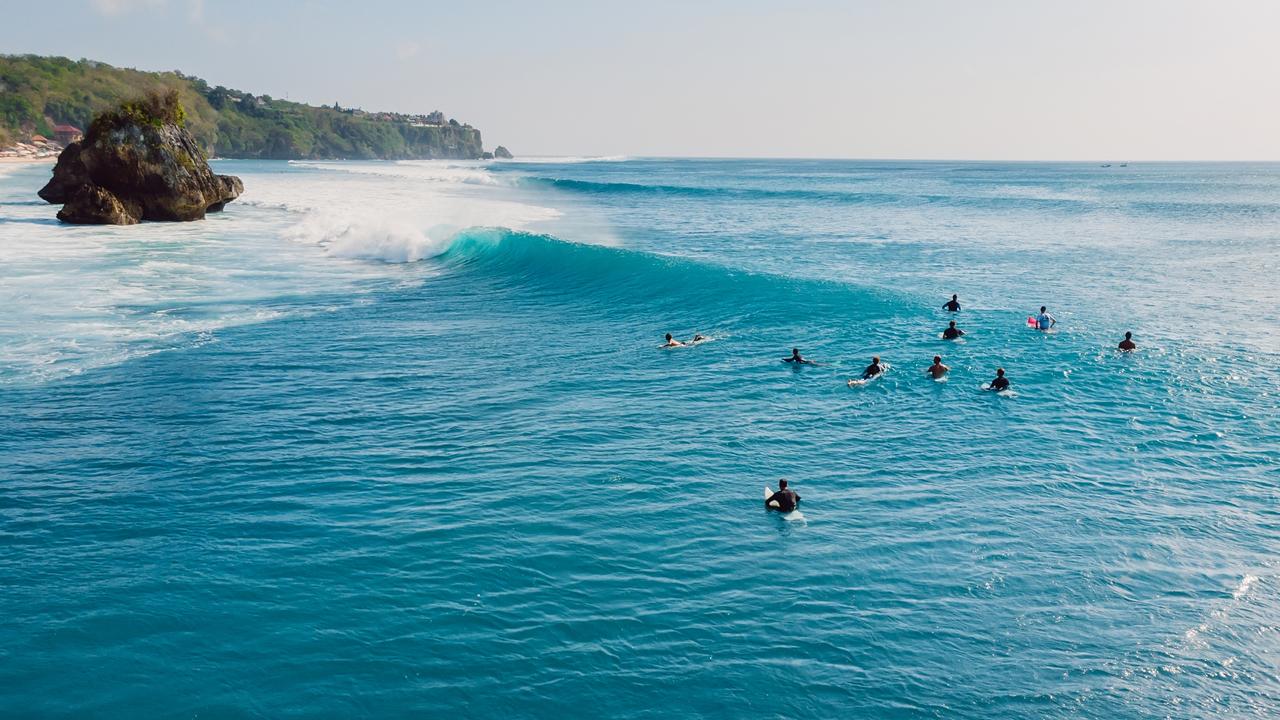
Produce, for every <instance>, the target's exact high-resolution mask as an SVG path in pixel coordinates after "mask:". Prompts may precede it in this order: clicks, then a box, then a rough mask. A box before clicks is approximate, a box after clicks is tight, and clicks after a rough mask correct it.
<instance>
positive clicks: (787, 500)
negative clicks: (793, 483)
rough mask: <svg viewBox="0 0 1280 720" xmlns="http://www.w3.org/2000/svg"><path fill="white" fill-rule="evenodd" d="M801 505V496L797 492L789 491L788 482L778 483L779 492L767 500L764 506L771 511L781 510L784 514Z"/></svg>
mask: <svg viewBox="0 0 1280 720" xmlns="http://www.w3.org/2000/svg"><path fill="white" fill-rule="evenodd" d="M799 505H800V496H799V495H797V494H796V491H795V490H788V489H787V481H786V480H779V481H778V492H776V493H774V494H772V495H770V496H769V497H767V498H765V501H764V506H765V507H766V508H769V509H771V510H781V511H782V512H791V511H792V510H795V509H796V508H797V507H799Z"/></svg>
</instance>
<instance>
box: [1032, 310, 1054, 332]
mask: <svg viewBox="0 0 1280 720" xmlns="http://www.w3.org/2000/svg"><path fill="white" fill-rule="evenodd" d="M1035 319H1036V327H1037V328H1039V329H1041V330H1048V329H1049V328H1051V327H1053V326H1054V325H1057V324H1058V320H1057V318H1055V317H1054V316H1052V315H1050V314H1049V308H1046V307H1045V306H1044V305H1041V306H1040V314H1039V315H1037V316H1036V318H1035Z"/></svg>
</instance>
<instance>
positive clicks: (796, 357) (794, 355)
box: [782, 348, 817, 365]
mask: <svg viewBox="0 0 1280 720" xmlns="http://www.w3.org/2000/svg"><path fill="white" fill-rule="evenodd" d="M782 362H789V363H795V364H797V365H816V364H817V363H815V362H814V361H812V360H806V359H805V358H802V357H800V348H791V357H789V358H782Z"/></svg>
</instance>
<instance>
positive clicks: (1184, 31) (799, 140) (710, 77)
mask: <svg viewBox="0 0 1280 720" xmlns="http://www.w3.org/2000/svg"><path fill="white" fill-rule="evenodd" d="M6 5H8V6H9V7H7V8H6V9H5V10H4V11H3V13H0V17H3V18H4V20H5V22H4V23H3V24H2V25H0V52H8V53H26V52H31V53H40V54H58V55H67V56H70V57H73V58H80V57H86V58H92V59H96V60H102V61H105V62H108V63H111V64H113V65H122V66H131V67H137V68H140V69H148V70H165V69H180V70H182V71H184V72H187V73H190V74H194V75H198V76H200V77H203V78H205V79H206V80H208V81H209V82H210V83H212V84H215V85H226V86H228V87H233V88H238V89H242V90H249V91H253V92H256V93H259V94H261V93H266V94H270V95H273V96H278V97H288V98H290V99H292V100H301V101H307V102H313V103H326V104H329V103H333V102H334V101H337V102H340V103H341V104H342V105H344V106H358V107H364V108H366V109H385V110H400V111H407V112H416V111H421V112H426V111H430V110H434V109H437V108H439V109H441V110H443V111H444V112H445V113H446V114H448V115H450V116H453V117H457V118H458V119H459V120H463V121H466V122H470V123H471V124H473V125H475V126H476V127H478V128H480V129H481V130H482V131H483V133H484V138H485V143H486V146H488V147H492V146H493V145H495V144H498V143H502V144H505V145H507V146H508V147H510V148H511V149H512V150H513V151H515V152H516V153H522V154H627V155H711V156H734V157H741V156H783V157H807V156H817V157H854V158H972V159H1093V160H1140V159H1223V160H1245V159H1255V160H1280V2H1275V1H1272V0H1257V1H1243V0H1238V1H1221V0H1218V1H1210V0H1201V1H1196V2H1193V1H1190V0H1185V1H1184V0H1159V1H1157V0H1150V1H1140V0H1131V1H1124V0H1110V1H1107V2H1101V1H1099V2H1093V1H1080V0H1072V1H1070V2H1053V3H1050V2H1035V1H1034V0H1017V1H1015V0H1008V1H1002V2H994V1H993V2H981V1H978V0H971V1H969V2H960V1H958V0H957V1H954V2H945V1H942V0H938V1H926V0H919V1H912V0H896V1H888V0H886V1H884V2H880V1H866V2H852V1H849V2H834V1H822V0H812V1H805V0H797V1H793V2H756V1H755V0H737V1H733V2H730V1H727V0H726V1H720V0H707V1H705V2H693V1H687V2H675V1H672V2H668V1H666V0H644V1H643V2H639V1H638V2H605V1H600V2H569V1H565V2H533V1H530V2H481V1H472V0H453V1H451V2H413V1H409V0H405V1H402V2H395V1H392V0H363V1H362V2H338V1H335V0H322V1H318V2H286V1H283V0H279V1H277V0H226V1H222V0H203V1H201V0H84V1H83V2H77V0H67V2H64V3H58V4H49V3H35V2H30V3H17V2H6ZM77 6H78V7H77ZM55 7H56V8H57V10H56V11H55V10H53V9H52V8H55Z"/></svg>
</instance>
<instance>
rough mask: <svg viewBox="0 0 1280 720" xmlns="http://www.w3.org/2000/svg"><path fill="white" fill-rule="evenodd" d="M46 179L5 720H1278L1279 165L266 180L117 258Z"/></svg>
mask: <svg viewBox="0 0 1280 720" xmlns="http://www.w3.org/2000/svg"><path fill="white" fill-rule="evenodd" d="M48 171H49V170H48V167H47V166H45V167H13V166H9V167H3V168H0V408H2V409H3V412H2V413H0V714H3V715H4V716H5V717H175V718H176V717H201V718H220V717H271V718H275V717H483V718H491V717H508V718H524V717H529V718H544V717H555V718H566V717H610V718H666V717H706V718H741V717H833V718H855V717H861V718H917V717H919V718H993V717H1001V718H1099V719H1103V718H1106V719H1115V718H1152V717H1161V718H1163V717H1169V718H1188V719H1190V718H1207V717H1215V718H1254V717H1274V716H1276V715H1277V714H1280V679H1277V678H1278V676H1280V659H1278V658H1280V636H1278V635H1277V632H1278V631H1280V597H1278V593H1280V567H1278V566H1277V561H1276V555H1277V550H1280V512H1278V511H1277V503H1278V502H1280V492H1278V490H1277V484H1278V483H1280V427H1278V425H1280V423H1278V421H1280V411H1278V410H1277V398H1278V397H1280V369H1278V367H1277V365H1278V361H1280V310H1278V308H1280V280H1278V279H1277V275H1278V273H1280V165H1267V164H1259V165H1246V164H1230V165H1213V164H1133V165H1130V166H1129V167H1124V168H1121V167H1118V166H1116V167H1110V168H1103V167H1099V166H1098V165H1096V164H1092V165H1091V164H980V163H941V162H936V163H934V162H853V161H732V160H717V161H710V160H708V161H702V160H647V159H626V158H614V159H607V158H606V159H595V160H589V159H574V158H562V159H550V160H545V161H539V162H511V163H491V164H483V163H444V162H440V163H427V162H424V163H398V164H397V163H309V164H308V163H293V164H289V163H268V162H230V161H227V162H222V163H220V164H219V171H220V172H231V173H235V174H239V175H241V176H242V177H243V178H244V181H245V184H246V186H247V188H248V192H247V193H246V195H245V197H244V198H243V201H241V202H237V203H235V204H233V205H231V206H229V208H228V211H227V212H225V213H223V214H221V215H217V216H211V218H210V219H209V220H208V221H207V222H204V223H194V224H185V225H166V224H148V225H142V226H138V227H134V228H110V229H104V228H79V227H63V226H60V225H59V224H57V223H56V221H53V219H52V218H53V215H54V212H55V210H56V208H53V207H50V206H46V205H44V204H42V203H40V202H39V201H38V200H37V199H36V198H35V196H34V192H35V190H36V189H37V188H38V187H39V186H40V185H41V184H42V183H43V181H44V179H45V178H46V177H47V174H48ZM953 292H954V293H958V294H959V296H960V301H961V302H962V303H963V306H964V309H963V311H962V312H960V313H959V314H958V315H956V316H950V315H949V314H948V313H946V312H944V311H943V310H942V307H941V306H942V303H943V302H944V301H945V300H946V299H947V298H948V297H949V296H950V295H951V294H952V293H953ZM1040 305H1047V306H1048V307H1049V311H1050V312H1051V313H1052V314H1054V315H1055V316H1056V318H1057V319H1058V325H1057V327H1056V328H1055V332H1052V333H1047V334H1046V333H1039V332H1035V331H1032V330H1029V329H1027V328H1026V327H1025V320H1026V317H1027V315H1028V314H1031V313H1033V312H1034V311H1035V310H1036V309H1037V308H1038V307H1039V306H1040ZM950 319H956V320H958V324H959V326H960V327H961V328H963V329H964V330H966V331H967V333H968V334H967V335H966V336H965V338H964V340H963V342H953V343H945V342H943V341H941V340H940V339H939V338H938V334H939V333H940V331H941V330H942V329H943V328H944V327H945V326H946V322H947V321H948V320H950ZM1126 330H1130V331H1132V332H1133V333H1134V338H1135V340H1136V342H1137V343H1138V345H1139V351H1138V352H1136V353H1132V354H1127V355H1126V354H1120V353H1117V352H1116V351H1115V350H1114V348H1115V345H1116V343H1117V342H1118V341H1119V340H1120V338H1121V336H1122V335H1123V333H1124V331H1126ZM665 332H672V333H674V334H675V335H676V336H677V337H681V338H688V337H690V336H691V335H693V334H694V333H695V332H697V333H702V334H704V335H708V336H711V337H712V338H713V340H712V341H711V342H708V343H705V344H702V345H699V346H697V347H690V348H682V349H676V350H666V351H664V350H659V349H658V347H657V346H658V345H659V344H660V343H661V342H662V335H663V333H665ZM792 347H799V348H800V349H801V350H802V351H803V352H804V353H805V355H807V356H809V357H812V358H813V359H815V360H818V361H820V362H822V363H823V365H821V366H813V367H804V368H794V367H791V366H788V365H785V364H783V363H781V362H779V359H780V358H781V357H783V356H784V355H786V354H787V353H788V352H789V351H790V348H792ZM934 354H941V355H942V356H943V358H944V362H946V363H947V364H949V365H950V366H951V368H952V372H951V377H950V379H949V381H948V382H946V383H935V382H933V381H931V380H930V379H929V378H927V377H926V376H925V375H924V368H925V367H927V366H928V365H929V363H930V360H931V358H932V356H933V355H934ZM872 355H880V356H881V357H882V358H883V359H884V360H886V361H887V362H889V363H890V364H891V366H892V369H891V370H890V371H889V372H888V374H887V375H886V376H885V377H884V378H883V379H882V380H880V381H878V382H876V383H873V384H870V385H868V386H866V387H862V388H850V387H848V386H847V385H846V380H848V379H849V378H851V377H856V376H857V374H858V373H859V372H860V370H861V368H862V367H863V366H865V365H866V364H867V362H868V361H869V360H870V357H871V356H872ZM997 366H1002V367H1004V368H1006V369H1007V370H1008V374H1009V377H1010V378H1011V380H1012V382H1013V386H1014V388H1015V389H1016V393H1017V394H1016V397H1000V396H995V395H992V394H990V393H984V392H982V391H981V390H980V389H979V385H980V384H981V383H983V382H986V381H988V380H990V378H991V377H992V375H993V373H994V369H995V368H996V367H997ZM781 477H787V478H790V479H791V480H792V483H793V484H794V487H795V488H796V489H797V490H798V491H799V492H800V494H801V495H802V496H803V498H804V501H803V504H802V510H803V516H804V519H803V520H796V519H793V520H788V519H784V518H783V517H781V516H779V515H777V514H773V513H767V512H765V511H764V510H763V508H762V503H761V497H762V489H763V487H764V486H765V485H771V486H775V487H776V481H777V479H778V478H781Z"/></svg>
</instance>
